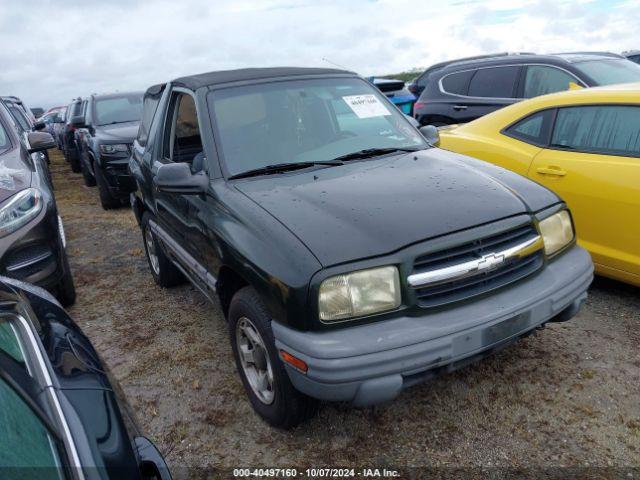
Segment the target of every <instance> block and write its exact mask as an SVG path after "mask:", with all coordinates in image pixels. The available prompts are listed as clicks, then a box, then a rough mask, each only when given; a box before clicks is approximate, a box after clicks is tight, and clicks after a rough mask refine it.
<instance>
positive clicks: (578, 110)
mask: <svg viewBox="0 0 640 480" xmlns="http://www.w3.org/2000/svg"><path fill="white" fill-rule="evenodd" d="M551 144H552V146H555V147H559V148H566V149H571V150H578V151H582V152H587V153H603V154H607V155H627V156H629V155H630V156H636V157H637V156H640V107H634V106H626V105H597V106H580V107H566V108H561V109H559V110H558V115H557V118H556V122H555V127H554V130H553V136H552V139H551Z"/></svg>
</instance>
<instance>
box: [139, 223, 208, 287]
mask: <svg viewBox="0 0 640 480" xmlns="http://www.w3.org/2000/svg"><path fill="white" fill-rule="evenodd" d="M149 226H150V227H151V230H152V231H153V233H155V234H156V235H158V236H159V237H160V239H161V240H162V242H163V243H164V244H165V245H166V246H167V247H168V248H169V249H170V250H171V252H172V253H173V254H174V255H175V256H176V257H178V258H179V259H180V260H181V261H182V262H184V264H185V266H186V267H188V268H189V270H190V271H191V272H193V273H194V274H195V275H197V276H198V278H200V280H201V281H202V282H203V283H204V284H205V285H207V287H209V288H210V289H211V290H212V291H213V292H215V291H216V280H217V279H216V277H214V276H213V275H211V274H210V273H209V272H208V271H207V269H206V268H205V267H203V266H202V265H201V264H200V263H199V262H198V261H197V260H196V259H195V258H193V257H192V256H191V254H190V253H189V252H187V251H186V250H185V249H184V248H182V246H181V245H180V244H178V242H176V241H175V240H174V239H173V237H172V236H171V235H169V233H167V232H166V231H165V230H164V229H163V228H162V227H161V226H160V225H158V224H157V223H156V222H154V221H153V220H149ZM176 266H177V267H178V268H179V269H180V270H183V273H185V272H184V269H183V268H182V266H181V265H178V264H176ZM187 277H189V275H187ZM196 287H198V285H196Z"/></svg>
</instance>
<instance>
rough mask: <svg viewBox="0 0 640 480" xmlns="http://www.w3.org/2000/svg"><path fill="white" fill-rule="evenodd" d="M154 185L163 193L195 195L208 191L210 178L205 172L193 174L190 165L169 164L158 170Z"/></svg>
mask: <svg viewBox="0 0 640 480" xmlns="http://www.w3.org/2000/svg"><path fill="white" fill-rule="evenodd" d="M153 183H154V185H155V186H156V188H157V189H158V190H159V191H161V192H166V193H182V194H185V195H195V194H198V193H204V192H206V191H207V187H208V186H209V177H208V176H207V174H206V173H204V172H198V173H195V174H194V173H192V172H191V166H190V165H189V164H188V163H167V164H165V165H161V166H160V167H159V168H158V171H157V173H156V176H155V177H153Z"/></svg>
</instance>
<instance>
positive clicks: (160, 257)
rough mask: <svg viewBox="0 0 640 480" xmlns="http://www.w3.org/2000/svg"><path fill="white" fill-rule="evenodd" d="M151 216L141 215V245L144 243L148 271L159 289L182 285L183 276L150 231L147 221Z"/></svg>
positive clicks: (147, 214)
mask: <svg viewBox="0 0 640 480" xmlns="http://www.w3.org/2000/svg"><path fill="white" fill-rule="evenodd" d="M150 220H151V215H150V214H149V213H147V212H145V213H144V215H142V223H141V226H142V243H144V251H145V254H146V256H147V262H148V263H149V270H151V275H152V276H153V280H154V281H155V282H156V283H157V284H158V285H160V286H161V287H165V288H168V287H173V286H175V285H180V284H181V283H184V280H185V278H184V275H182V272H181V271H180V270H179V269H178V267H176V266H175V265H174V264H173V262H172V261H171V260H169V257H167V256H166V255H165V253H164V251H163V250H162V246H161V245H160V243H159V242H158V238H157V237H156V234H155V233H153V230H151V226H150V224H149V221H150Z"/></svg>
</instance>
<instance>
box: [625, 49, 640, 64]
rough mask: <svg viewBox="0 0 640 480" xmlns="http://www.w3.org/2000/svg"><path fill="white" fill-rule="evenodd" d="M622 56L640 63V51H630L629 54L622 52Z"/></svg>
mask: <svg viewBox="0 0 640 480" xmlns="http://www.w3.org/2000/svg"><path fill="white" fill-rule="evenodd" d="M622 55H624V56H625V57H627V58H628V59H629V60H631V61H632V62H635V63H640V50H630V51H628V52H622Z"/></svg>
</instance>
